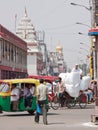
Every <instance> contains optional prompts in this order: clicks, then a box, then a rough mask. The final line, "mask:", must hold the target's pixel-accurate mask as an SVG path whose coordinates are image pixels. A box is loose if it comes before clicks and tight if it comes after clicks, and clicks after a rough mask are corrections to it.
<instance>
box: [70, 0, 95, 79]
mask: <svg viewBox="0 0 98 130" xmlns="http://www.w3.org/2000/svg"><path fill="white" fill-rule="evenodd" d="M70 4H71V5H74V6H81V7H83V8H85V9H86V10H88V11H89V12H90V15H91V27H90V28H92V27H94V20H93V17H92V16H93V8H92V7H93V6H92V2H91V0H89V5H90V6H89V8H88V7H86V6H85V5H80V4H76V3H70ZM77 24H82V23H79V22H78V23H77ZM82 25H85V26H87V25H86V24H82ZM78 34H82V33H81V32H79V33H78ZM93 46H94V43H93V37H91V55H90V57H91V58H90V76H91V79H93V78H94V68H92V67H94V65H92V64H93V63H94V49H93V48H94V47H93ZM91 59H92V60H91ZM92 61H93V62H92Z"/></svg>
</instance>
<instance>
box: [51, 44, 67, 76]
mask: <svg viewBox="0 0 98 130" xmlns="http://www.w3.org/2000/svg"><path fill="white" fill-rule="evenodd" d="M65 71H66V66H65V62H64V57H63V48H62V46H61V45H58V46H57V47H56V51H55V52H49V74H51V75H55V76H57V75H59V73H63V72H65Z"/></svg>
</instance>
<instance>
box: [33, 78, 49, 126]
mask: <svg viewBox="0 0 98 130" xmlns="http://www.w3.org/2000/svg"><path fill="white" fill-rule="evenodd" d="M47 96H48V88H47V86H46V85H44V79H40V85H39V86H38V89H37V104H38V105H39V106H40V108H41V110H42V115H43V123H44V124H45V125H47V108H46V98H47ZM39 116H40V113H38V112H37V111H36V114H35V122H36V123H39Z"/></svg>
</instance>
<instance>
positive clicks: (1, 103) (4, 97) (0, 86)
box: [0, 78, 40, 114]
mask: <svg viewBox="0 0 98 130" xmlns="http://www.w3.org/2000/svg"><path fill="white" fill-rule="evenodd" d="M13 84H17V87H18V88H19V90H20V91H21V90H22V87H23V86H24V87H25V86H26V84H34V85H35V86H36V87H35V94H34V95H33V98H32V100H31V107H30V108H26V106H25V97H24V96H20V98H19V105H18V110H16V111H28V113H29V114H34V111H35V110H36V106H37V104H36V88H37V86H38V85H39V84H40V82H39V80H38V79H31V78H24V79H8V80H1V81H0V111H6V112H16V111H15V110H12V109H11V90H12V85H13Z"/></svg>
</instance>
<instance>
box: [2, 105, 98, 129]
mask: <svg viewBox="0 0 98 130" xmlns="http://www.w3.org/2000/svg"><path fill="white" fill-rule="evenodd" d="M94 110H95V109H94V106H93V105H88V106H87V108H86V109H80V108H79V106H77V107H76V108H73V109H67V108H66V109H63V110H62V109H59V110H52V109H50V110H49V112H48V125H43V123H42V116H41V117H40V123H39V124H35V123H34V115H33V116H30V115H28V113H27V112H21V113H19V112H18V113H7V112H4V113H3V114H0V130H35V129H36V130H50V129H51V130H82V129H85V130H97V129H98V125H95V124H94V123H91V114H94Z"/></svg>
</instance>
